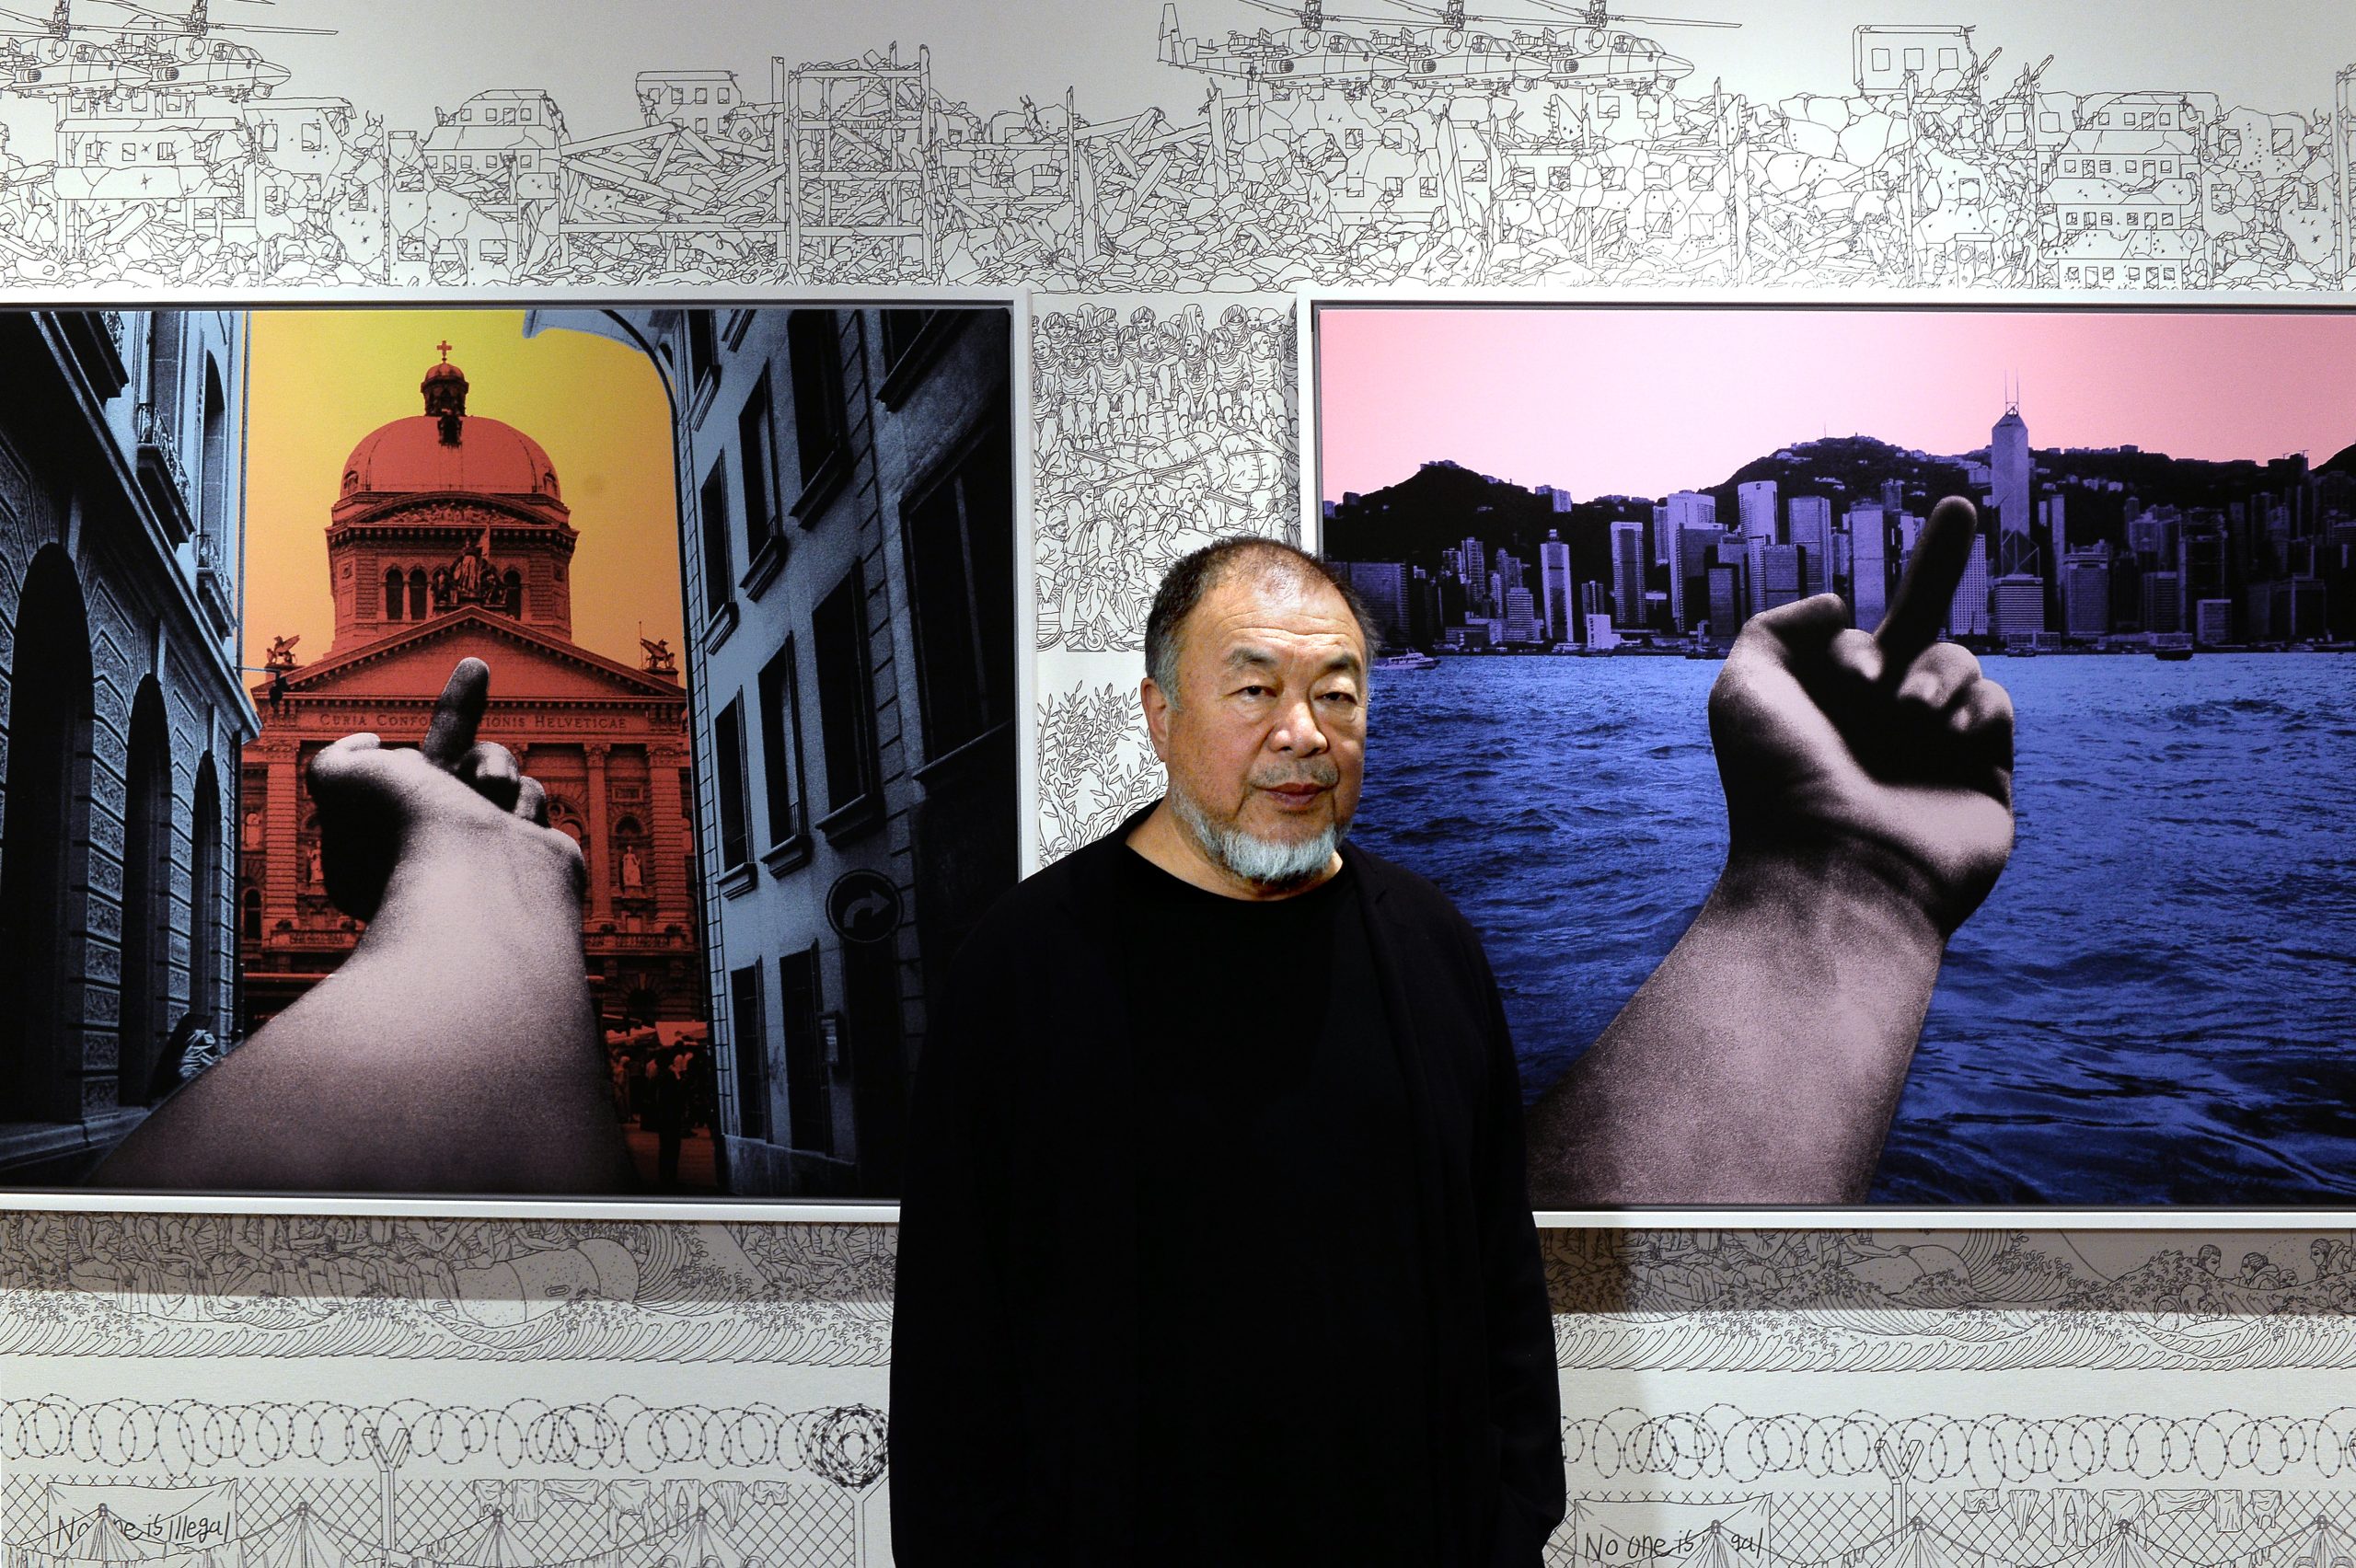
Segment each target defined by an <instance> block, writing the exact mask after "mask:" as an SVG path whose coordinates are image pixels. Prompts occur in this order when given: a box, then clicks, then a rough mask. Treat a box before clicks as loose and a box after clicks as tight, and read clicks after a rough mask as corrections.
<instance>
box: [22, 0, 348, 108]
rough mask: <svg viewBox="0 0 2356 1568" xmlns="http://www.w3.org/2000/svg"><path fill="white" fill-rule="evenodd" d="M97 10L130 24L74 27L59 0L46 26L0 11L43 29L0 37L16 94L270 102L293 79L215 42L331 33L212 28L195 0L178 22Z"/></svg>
mask: <svg viewBox="0 0 2356 1568" xmlns="http://www.w3.org/2000/svg"><path fill="white" fill-rule="evenodd" d="M86 3H90V0H86ZM95 3H97V4H102V5H106V6H111V7H112V8H114V9H116V10H120V11H125V12H128V13H130V16H131V19H130V20H128V21H125V22H122V23H119V24H95V23H90V22H84V21H76V20H75V19H74V17H73V4H72V0H57V5H56V6H55V8H54V9H53V10H52V12H51V13H50V16H49V18H48V19H47V20H46V21H45V22H44V21H42V20H40V18H38V17H29V16H26V15H24V14H23V13H21V12H16V11H7V10H0V17H9V18H11V19H13V20H16V21H19V22H25V23H28V24H29V25H31V26H33V27H36V28H38V29H40V30H39V31H38V32H29V33H8V34H0V37H5V38H6V40H7V41H6V47H5V49H0V68H5V69H6V71H7V73H8V80H9V85H10V86H12V87H13V88H14V90H16V91H17V92H19V93H23V94H25V95H27V96H29V97H59V96H68V97H73V98H85V97H87V98H106V97H108V96H110V95H111V94H114V93H119V92H125V91H138V90H140V89H143V88H150V87H153V88H160V89H164V90H167V91H179V92H185V93H189V94H191V95H195V96H200V97H204V98H226V99H231V100H240V99H245V98H267V97H269V96H270V93H271V89H273V88H275V87H277V86H279V85H280V84H281V83H283V82H284V81H286V80H287V78H288V77H289V76H290V75H293V73H291V72H290V71H288V70H287V68H286V67H285V66H283V65H280V64H277V63H274V62H272V61H269V60H266V59H264V58H262V56H261V54H260V52H259V51H257V50H255V49H254V48H253V47H251V46H250V45H248V44H243V43H237V42H234V41H231V40H225V39H218V38H214V37H213V36H212V35H213V34H214V33H217V32H244V33H305V34H310V35H314V36H329V35H331V34H332V32H333V30H334V29H329V28H295V27H280V26H273V25H270V24H263V23H251V22H216V21H214V20H213V19H212V16H211V6H210V0H194V3H193V5H192V6H191V8H190V9H189V10H188V11H186V12H184V13H180V14H177V15H174V14H170V13H166V12H161V11H151V10H149V9H147V8H146V7H144V6H136V5H133V4H131V3H130V0H95Z"/></svg>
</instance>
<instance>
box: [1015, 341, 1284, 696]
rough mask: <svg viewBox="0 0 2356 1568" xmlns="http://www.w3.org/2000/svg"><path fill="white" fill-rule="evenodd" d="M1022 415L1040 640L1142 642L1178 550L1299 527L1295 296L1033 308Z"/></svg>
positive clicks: (1072, 644) (1087, 648)
mask: <svg viewBox="0 0 2356 1568" xmlns="http://www.w3.org/2000/svg"><path fill="white" fill-rule="evenodd" d="M1031 355H1032V371H1031V399H1032V400H1031V423H1032V452H1033V464H1034V471H1033V476H1032V514H1033V517H1034V520H1035V521H1034V558H1033V559H1034V561H1035V562H1036V566H1035V569H1034V583H1035V588H1034V591H1035V592H1036V594H1038V646H1039V648H1040V650H1041V651H1046V650H1049V649H1055V648H1061V649H1065V650H1068V651H1073V652H1097V651H1108V650H1114V649H1118V650H1123V651H1128V650H1135V649H1140V648H1142V647H1143V646H1144V642H1145V625H1144V622H1145V612H1146V610H1147V608H1148V607H1149V605H1150V603H1151V601H1152V598H1153V589H1154V585H1155V584H1156V583H1158V582H1161V574H1162V573H1163V572H1164V571H1168V570H1169V568H1170V567H1171V565H1172V563H1174V562H1175V561H1177V560H1178V559H1179V558H1180V557H1182V556H1184V555H1186V554H1187V553H1188V552H1190V551H1192V550H1195V549H1198V548H1201V547H1203V546H1204V545H1207V544H1209V543H1210V542H1211V541H1212V540H1214V539H1217V538H1220V537H1223V536H1226V535H1230V534H1259V535H1263V536H1272V537H1276V538H1281V539H1285V540H1287V541H1288V542H1291V543H1295V544H1297V543H1299V535H1300V510H1299V502H1298V499H1297V498H1298V496H1299V483H1300V477H1299V469H1300V458H1299V441H1298V439H1297V437H1298V434H1299V430H1298V424H1297V416H1296V414H1295V412H1294V410H1295V409H1296V407H1297V406H1298V405H1297V401H1296V390H1297V388H1296V383H1297V382H1298V381H1299V363H1298V361H1297V359H1296V357H1295V347H1294V337H1293V318H1292V310H1291V306H1290V302H1289V301H1288V302H1287V303H1286V304H1285V305H1284V306H1281V307H1272V306H1247V305H1244V304H1241V303H1238V304H1233V305H1230V306H1227V307H1226V309H1225V310H1224V311H1223V312H1222V313H1221V314H1220V316H1219V317H1218V321H1217V322H1215V323H1213V322H1208V321H1207V320H1206V319H1205V317H1204V312H1203V307H1202V306H1200V305H1192V304H1190V305H1186V306H1181V307H1180V308H1179V309H1177V310H1176V311H1173V312H1171V313H1169V314H1168V315H1166V316H1159V317H1158V316H1157V315H1156V313H1155V311H1154V309H1153V307H1152V306H1144V305H1141V306H1138V307H1137V308H1136V309H1135V310H1134V311H1132V312H1131V313H1130V315H1129V316H1128V317H1127V319H1126V321H1124V320H1123V319H1122V317H1121V315H1120V313H1119V312H1118V311H1117V310H1115V309H1114V308H1112V307H1111V306H1103V305H1087V306H1080V307H1079V308H1078V309H1075V310H1059V311H1050V312H1047V313H1046V314H1045V315H1042V316H1039V317H1035V318H1034V326H1033V333H1032V347H1031Z"/></svg>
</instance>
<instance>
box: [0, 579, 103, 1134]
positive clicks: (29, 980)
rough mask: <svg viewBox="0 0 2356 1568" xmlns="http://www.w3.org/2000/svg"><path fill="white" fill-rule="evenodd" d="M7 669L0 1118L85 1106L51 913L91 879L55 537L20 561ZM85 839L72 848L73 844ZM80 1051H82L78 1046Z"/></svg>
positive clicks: (75, 933) (81, 619) (76, 682)
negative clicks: (63, 1023) (65, 1022)
mask: <svg viewBox="0 0 2356 1568" xmlns="http://www.w3.org/2000/svg"><path fill="white" fill-rule="evenodd" d="M15 632H16V635H15V637H14V639H13V650H12V653H11V657H12V660H13V663H12V665H11V668H10V672H9V673H10V674H11V676H12V677H13V679H12V681H11V683H10V684H11V693H10V702H9V710H8V754H7V794H6V802H7V810H6V816H5V817H0V1018H5V1019H6V1020H7V1028H8V1033H9V1043H8V1048H7V1049H6V1050H5V1051H0V1122H66V1121H72V1120H74V1119H75V1118H77V1117H78V1116H80V1115H81V1113H82V1107H81V1072H80V1063H79V1061H78V1060H77V1061H75V1063H74V1064H73V1066H72V1067H71V1068H70V1069H69V1068H68V1066H66V1063H65V1061H64V1052H65V1041H66V1035H67V1032H66V1031H65V1030H64V1028H62V1027H60V1020H62V1019H64V1018H65V1017H67V1016H69V1014H68V1012H67V1010H66V1009H67V1005H68V994H67V988H68V987H69V986H71V985H72V984H73V983H74V977H75V976H76V975H78V974H81V973H82V959H81V946H82V941H83V938H84V932H83V930H82V928H80V926H79V925H78V924H76V925H73V926H69V925H68V923H67V922H65V921H64V920H61V919H60V918H59V917H58V912H59V911H60V910H62V909H66V908H69V907H72V905H73V900H72V899H71V898H70V896H69V895H70V894H73V893H75V891H76V890H78V889H80V888H81V887H82V886H83V885H84V884H85V883H86V882H87V877H88V859H87V857H88V850H87V841H88V837H89V835H88V833H87V830H85V831H83V832H79V833H77V832H75V821H76V819H77V818H82V819H85V820H87V811H88V807H87V801H88V800H89V769H90V727H91V676H90V628H89V620H88V617H87V615H86V614H85V612H84V609H83V601H82V585H81V582H80V580H79V579H78V578H77V577H76V576H75V571H74V565H73V562H72V561H71V560H70V559H68V558H67V556H66V554H65V552H64V550H63V549H61V548H58V547H57V546H55V545H49V546H46V547H44V548H42V549H41V550H40V552H39V553H38V554H36V555H35V556H34V557H33V559H32V561H31V563H30V564H29V566H28V567H27V568H26V570H25V575H24V585H23V590H22V593H21V594H20V596H19V598H18V600H17V624H16V628H15ZM77 840H79V841H80V842H81V845H82V847H76V841H77ZM75 1055H76V1056H77V1057H78V1055H79V1044H78V1042H77V1043H75Z"/></svg>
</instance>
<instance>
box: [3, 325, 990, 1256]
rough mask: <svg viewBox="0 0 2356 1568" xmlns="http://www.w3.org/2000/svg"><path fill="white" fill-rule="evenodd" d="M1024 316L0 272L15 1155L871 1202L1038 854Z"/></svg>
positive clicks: (548, 1194) (83, 1178)
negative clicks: (234, 287) (1028, 752)
mask: <svg viewBox="0 0 2356 1568" xmlns="http://www.w3.org/2000/svg"><path fill="white" fill-rule="evenodd" d="M1023 323H1024V312H1023V310H1022V308H1021V307H1020V300H1019V298H1017V297H1016V296H1012V295H1006V294H995V295H994V294H976V295H971V296H966V295H959V296H943V295H937V294H935V295H915V294H895V293H884V294H870V295H860V296H846V297H843V298H821V299H812V300H807V301H768V300H760V301H747V302H744V303H741V304H728V303H718V304H714V303H710V302H708V301H706V300H702V299H698V300H695V301H692V302H688V301H679V300H671V301H664V300H659V299H658V300H652V301H620V302H608V301H575V300H571V299H567V300H565V301H563V302H562V303H560V304H555V305H549V304H545V303H544V304H540V305H538V306H533V307H525V306H520V305H519V306H514V307H511V308H497V307H491V306H434V307H405V306H404V307H391V308H387V307H383V306H311V307H301V308H277V307H272V308H260V307H256V308H246V307H243V306H218V307H206V306H189V307H187V308H173V309H159V310H96V309H94V310H76V311H67V310H13V311H8V312H5V313H0V334H5V339H6V348H5V350H4V351H0V356H4V357H5V360H6V363H7V364H8V366H9V368H10V370H11V373H12V375H13V376H14V377H15V379H16V381H17V386H19V387H20V388H21V389H22V390H23V391H24V393H25V396H23V397H21V398H15V399H12V402H11V411H10V412H9V413H8V414H6V415H5V416H0V527H5V529H6V532H5V535H0V571H5V578H0V597H5V599H6V604H5V605H0V612H5V624H6V626H7V627H8V628H9V631H10V640H9V647H8V654H9V664H8V669H7V672H6V674H7V681H8V692H9V695H10V698H11V700H10V703H9V706H8V710H7V718H6V743H7V744H6V779H5V784H4V785H0V788H5V794H0V955H5V956H0V1010H5V1013H6V1016H7V1018H8V1019H9V1020H10V1027H9V1034H10V1036H11V1040H10V1045H9V1059H8V1061H7V1063H6V1072H5V1075H0V1097H5V1104H0V1189H5V1190H6V1192H7V1193H8V1196H9V1200H10V1201H11V1202H18V1201H25V1202H42V1201H54V1202H61V1203H64V1202H86V1201H87V1202H96V1203H101V1204H103V1205H105V1206H109V1207H121V1206H126V1205H130V1206H137V1205H141V1204H144V1203H157V1204H165V1203H168V1204H172V1205H187V1204H202V1205H206V1206H212V1207H219V1206H221V1205H222V1204H223V1203H225V1202H226V1203H232V1204H241V1205H259V1206H273V1205H298V1206H308V1207H314V1208H316V1207H318V1206H321V1205H328V1206H335V1205H359V1206H361V1207H364V1208H366V1209H368V1210H369V1211H370V1212H432V1213H443V1212H464V1213H485V1212H489V1213H505V1212H514V1211H515V1210H516V1208H517V1205H527V1206H531V1207H532V1208H533V1211H534V1212H545V1210H546V1205H548V1204H549V1203H550V1202H556V1201H562V1202H565V1203H568V1204H570V1205H574V1206H575V1207H576V1208H577V1207H578V1206H579V1205H582V1204H584V1203H586V1204H593V1205H599V1204H606V1205H610V1204H620V1205H626V1206H625V1207H624V1208H623V1209H621V1210H618V1211H610V1212H629V1213H647V1212H656V1211H657V1210H658V1209H659V1211H660V1212H666V1213H669V1212H677V1208H678V1205H682V1204H685V1205H691V1206H692V1205H700V1204H704V1203H707V1202H710V1201H712V1200H759V1201H760V1202H762V1203H763V1204H764V1205H787V1206H785V1207H783V1208H781V1209H780V1212H782V1213H787V1214H791V1215H794V1216H803V1217H809V1216H816V1215H819V1214H822V1213H832V1212H836V1211H837V1210H843V1211H847V1212H853V1213H858V1214H860V1215H861V1216H869V1217H872V1214H873V1210H872V1206H870V1205H874V1204H878V1203H888V1202H890V1201H891V1200H893V1199H894V1198H895V1196H896V1193H897V1190H898V1170H899V1161H900V1159H901V1157H902V1154H903V1151H904V1147H905V1130H906V1116H905V1106H906V1101H907V1075H908V1072H909V1070H910V1066H911V1064H912V1063H913V1061H914V1060H915V1058H916V1055H917V1054H918V1050H919V1048H920V1044H921V1033H920V1028H919V1026H918V1022H917V1021H916V1020H920V1019H921V1016H922V1015H921V1007H920V1003H921V1000H922V998H923V997H924V995H925V993H926V990H927V988H928V986H931V985H933V984H935V983H936V982H937V979H938V976H939V974H940V972H941V968H942V966H943V965H945V964H946V963H947V961H948V958H949V956H950V954H951V952H952V951H953V950H954V948H955V945H956V943H957V941H958V940H959V939H960V938H961V937H962V935H963V933H964V929H965V928H967V927H968V926H970V924H971V923H972V921H973V920H974V919H975V918H976V917H978V915H979V914H980V912H981V910H982V909H983V908H984V907H986V906H987V905H988V904H989V903H990V902H991V901H992V900H994V899H995V898H996V897H997V896H998V895H999V894H1000V893H1002V892H1003V891H1004V890H1005V889H1006V888H1007V887H1009V886H1011V884H1012V883H1013V882H1014V881H1015V880H1016V878H1017V875H1018V873H1019V869H1020V867H1021V866H1022V863H1023V854H1024V849H1023V844H1022V813H1021V812H1020V811H1019V809H1018V801H1019V794H1020V778H1019V767H1020V764H1019V760H1018V759H1019V757H1020V756H1021V755H1022V750H1023V748H1022V747H1021V746H1019V745H1018V744H1016V733H1015V724H1016V721H1017V716H1018V715H1019V714H1020V713H1022V711H1024V710H1025V709H1026V706H1027V704H1026V702H1025V699H1024V697H1023V692H1022V688H1023V686H1024V684H1025V683H1026V682H1027V679H1028V671H1027V668H1026V667H1025V662H1024V661H1022V660H1020V659H1019V658H1018V651H1019V650H1020V649H1022V648H1023V647H1025V646H1027V645H1028V635H1029V634H1028V631H1027V628H1025V627H1024V626H1023V625H1022V624H1020V623H1022V621H1024V620H1025V619H1026V618H1027V616H1028V613H1029V612H1028V604H1029V600H1028V596H1027V595H1026V594H1020V593H1018V591H1017V585H1018V584H1019V583H1021V582H1024V581H1025V580H1026V578H1027V567H1026V566H1025V564H1024V563H1023V560H1022V556H1023V555H1024V553H1025V551H1024V547H1023V544H1022V541H1021V540H1020V539H1019V538H1018V536H1017V529H1016V527H1015V519H1016V517H1017V515H1018V506H1017V499H1016V489H1017V484H1018V479H1019V475H1020V472H1021V467H1022V466H1021V464H1020V463H1019V462H1018V460H1017V454H1016V452H1015V448H1014V442H1015V432H1016V431H1018V430H1019V429H1021V428H1022V424H1021V421H1020V418H1019V410H1020V408H1021V393H1020V388H1019V386H1018V377H1019V375H1020V374H1021V369H1022V358H1023V356H1022V332H1023ZM469 661H476V662H479V664H480V666H482V667H483V668H482V669H481V670H480V671H477V670H476V669H475V667H474V665H473V664H471V663H468V662H469ZM354 736H363V737H372V738H370V739H364V740H360V741H354V740H352V739H351V737H354ZM355 748H356V749H355ZM323 758H324V760H322V759H323ZM551 909H555V910H558V911H559V913H558V915H557V916H555V917H550V916H549V913H548V912H549V910H551ZM486 1205H487V1206H486ZM728 1212H730V1213H739V1212H742V1211H741V1210H739V1209H736V1208H731V1209H730V1210H728Z"/></svg>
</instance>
